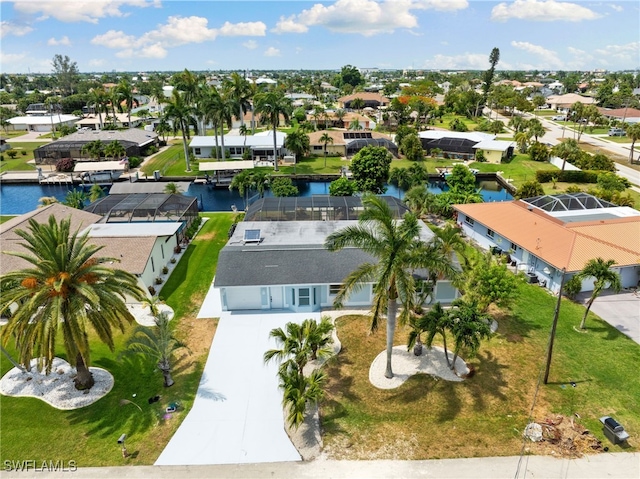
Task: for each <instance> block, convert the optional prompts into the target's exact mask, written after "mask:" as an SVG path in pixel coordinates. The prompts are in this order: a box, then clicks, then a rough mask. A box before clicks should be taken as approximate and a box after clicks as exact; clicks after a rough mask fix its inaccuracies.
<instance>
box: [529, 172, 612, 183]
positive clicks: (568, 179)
mask: <svg viewBox="0 0 640 479" xmlns="http://www.w3.org/2000/svg"><path fill="white" fill-rule="evenodd" d="M602 173H605V172H604V171H587V170H583V171H576V170H564V171H558V170H539V171H536V180H538V182H539V183H548V182H550V181H551V180H552V178H556V179H557V181H561V182H564V183H597V182H598V175H600V174H602Z"/></svg>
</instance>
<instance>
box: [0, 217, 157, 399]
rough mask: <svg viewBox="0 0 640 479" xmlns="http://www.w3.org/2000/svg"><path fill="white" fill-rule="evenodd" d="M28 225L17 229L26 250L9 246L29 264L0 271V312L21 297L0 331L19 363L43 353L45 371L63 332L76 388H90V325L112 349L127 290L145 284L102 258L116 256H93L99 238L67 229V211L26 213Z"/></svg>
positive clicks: (125, 317)
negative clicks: (63, 215) (62, 215)
mask: <svg viewBox="0 0 640 479" xmlns="http://www.w3.org/2000/svg"><path fill="white" fill-rule="evenodd" d="M29 230H30V231H22V230H18V231H16V233H17V234H18V235H19V236H20V237H21V238H22V239H23V240H24V243H21V244H22V245H23V246H24V247H25V248H26V251H24V252H7V253H6V254H11V255H13V256H17V257H19V258H22V259H23V260H25V261H27V262H28V263H30V266H29V267H28V268H25V269H22V270H18V271H13V272H10V273H7V274H6V275H3V276H2V279H1V280H2V283H5V281H8V282H9V284H10V285H11V286H10V287H9V288H7V289H6V290H4V291H3V292H2V298H1V299H0V314H4V313H7V312H8V311H9V308H11V307H13V306H14V305H16V304H17V305H18V308H17V309H16V310H15V311H14V312H13V313H12V314H11V318H10V319H9V323H8V324H7V325H6V326H5V327H4V328H3V329H2V332H1V333H0V334H1V338H2V344H3V345H6V343H7V342H8V341H9V339H10V338H15V341H16V345H17V350H18V355H19V361H20V363H21V364H22V365H23V366H25V367H26V368H29V367H30V364H31V360H32V359H33V358H41V360H40V366H41V367H43V368H44V369H45V370H46V372H47V373H50V372H51V365H52V362H53V359H54V357H55V354H56V344H57V340H58V339H59V338H60V336H61V337H62V340H63V345H64V349H65V351H66V355H67V358H68V359H69V362H70V363H72V365H74V366H75V367H76V370H77V372H78V374H77V376H76V379H75V380H74V382H75V385H76V388H77V389H90V388H91V387H92V386H93V384H94V380H93V376H92V374H91V372H90V371H89V369H88V367H89V365H90V363H91V357H90V345H89V329H93V330H94V331H95V332H96V333H97V337H98V338H99V339H100V340H101V341H102V342H103V343H105V344H106V345H107V346H108V347H109V349H111V350H112V351H113V349H114V345H115V344H114V340H113V328H117V329H119V330H120V331H121V332H124V330H125V326H126V325H128V324H130V323H131V322H133V316H132V315H131V313H130V312H129V310H128V308H127V306H126V304H125V297H127V296H129V297H132V298H134V299H137V300H140V299H142V298H143V297H144V296H145V292H144V291H143V290H142V289H141V288H140V287H139V286H138V280H137V278H136V277H135V276H134V275H132V274H130V273H128V272H126V271H122V270H120V269H115V268H113V267H109V266H107V265H110V264H112V263H113V262H114V261H118V260H117V259H115V258H104V257H98V256H96V254H97V253H98V252H99V251H100V249H101V247H100V246H95V245H92V244H90V243H89V237H88V236H87V235H83V236H79V234H78V232H77V231H76V232H71V220H70V219H62V220H60V222H59V223H58V221H57V220H56V218H55V217H54V216H53V215H52V216H50V217H49V220H48V222H47V223H44V224H41V223H38V222H37V221H35V220H34V219H30V220H29Z"/></svg>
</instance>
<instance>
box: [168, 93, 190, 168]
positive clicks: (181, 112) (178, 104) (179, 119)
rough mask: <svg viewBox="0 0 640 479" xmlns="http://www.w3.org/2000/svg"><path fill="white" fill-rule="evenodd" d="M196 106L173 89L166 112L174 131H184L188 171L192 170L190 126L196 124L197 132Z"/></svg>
mask: <svg viewBox="0 0 640 479" xmlns="http://www.w3.org/2000/svg"><path fill="white" fill-rule="evenodd" d="M194 113H195V110H194V108H193V107H192V106H191V105H189V104H188V103H187V102H185V99H184V97H183V96H182V95H181V94H180V92H179V91H178V90H176V89H174V90H173V93H172V96H171V100H169V102H168V105H167V107H166V108H165V111H164V114H165V117H166V118H167V119H168V120H171V121H172V122H173V132H174V134H177V132H178V130H181V131H182V146H183V148H184V160H185V163H186V168H187V169H186V171H191V165H190V164H189V146H188V145H187V139H188V138H189V128H190V126H194V127H195V128H196V132H197V126H196V124H195V118H194V116H193V115H194Z"/></svg>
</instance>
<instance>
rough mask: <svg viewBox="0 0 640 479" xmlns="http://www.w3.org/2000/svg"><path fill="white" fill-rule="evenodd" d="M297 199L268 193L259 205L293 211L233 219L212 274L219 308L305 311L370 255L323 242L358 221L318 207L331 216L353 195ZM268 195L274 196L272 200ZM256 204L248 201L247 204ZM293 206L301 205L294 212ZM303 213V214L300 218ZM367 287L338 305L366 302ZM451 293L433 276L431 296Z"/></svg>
mask: <svg viewBox="0 0 640 479" xmlns="http://www.w3.org/2000/svg"><path fill="white" fill-rule="evenodd" d="M300 199H301V198H270V199H269V200H270V201H268V202H265V203H264V205H263V207H265V205H267V206H268V205H271V208H272V209H273V208H275V209H273V211H274V212H276V213H277V212H278V211H280V210H281V209H286V210H287V211H289V210H290V211H291V213H292V215H293V216H291V215H285V216H279V219H278V220H275V221H268V220H267V221H246V220H245V221H242V222H240V223H238V224H237V226H236V228H235V230H234V231H233V234H232V236H231V237H230V239H229V242H228V243H227V244H226V246H225V247H224V248H223V249H222V250H221V251H220V254H219V256H218V265H217V268H216V276H215V280H214V286H215V287H216V288H217V289H218V290H219V291H220V296H221V303H222V309H223V310H224V311H242V310H269V309H284V310H292V311H298V312H305V311H319V310H320V309H321V308H324V307H332V306H333V301H334V299H335V297H336V294H337V293H338V291H339V289H340V287H341V285H342V283H343V282H344V279H345V278H346V277H347V276H348V275H349V274H350V273H351V272H353V271H354V270H355V269H356V268H358V267H359V266H360V265H361V264H362V263H365V262H371V261H375V260H374V259H373V258H372V257H371V256H370V255H369V254H368V253H365V252H364V251H362V250H360V249H358V248H345V249H343V250H341V251H337V252H330V251H328V250H327V249H325V247H324V242H325V239H326V238H327V236H328V235H330V234H331V233H333V232H335V231H338V230H341V229H343V228H346V227H349V226H354V225H356V224H357V223H358V222H357V219H355V218H356V217H357V214H356V215H355V216H354V219H350V220H347V219H343V220H332V219H328V220H326V221H323V220H322V219H321V218H322V215H323V213H324V215H325V217H329V218H335V217H336V213H335V211H336V210H337V209H339V208H342V210H343V213H344V212H345V211H347V210H349V211H351V212H357V211H358V208H357V206H355V205H350V203H349V202H357V201H358V200H359V198H355V197H348V198H347V199H346V200H345V198H342V197H319V198H318V199H317V204H315V203H314V198H313V197H312V198H303V200H308V201H303V202H302V203H304V204H298V202H299V200H300ZM265 200H267V198H265ZM274 200H275V201H277V202H278V204H277V205H275V206H274V205H273V204H272V203H274ZM387 201H390V202H392V203H394V204H395V207H396V208H395V210H396V211H398V214H399V215H400V216H398V217H401V213H402V212H404V211H406V207H405V206H404V205H403V204H402V202H400V201H399V200H396V199H395V198H392V197H387ZM296 205H297V206H296ZM256 207H258V206H256V205H255V203H254V205H252V208H254V209H255V208H256ZM360 209H362V204H361V203H360ZM297 210H301V211H300V212H299V213H300V214H298V211H297ZM302 210H304V211H302ZM249 213H250V212H248V213H247V214H248V216H249ZM303 213H304V214H303ZM261 216H262V215H260V214H251V215H250V217H254V218H256V217H257V218H259V217H261ZM303 217H304V218H306V220H300V219H301V218H303ZM287 218H292V219H290V220H288V219H287ZM293 218H298V219H296V220H294V219H293ZM421 226H422V227H421V231H420V237H421V239H423V240H424V241H428V240H430V239H431V238H432V237H433V233H432V232H431V230H430V229H429V228H428V227H427V226H426V225H425V224H424V223H421ZM372 287H373V284H366V285H365V286H364V287H363V288H362V289H361V290H359V291H357V292H354V293H353V294H352V295H351V296H350V297H349V298H348V299H347V301H346V302H345V303H344V305H345V306H347V307H348V306H369V305H371V303H372V300H373V292H372ZM457 295H458V292H457V290H456V289H455V288H454V287H453V286H452V285H451V283H450V282H449V281H446V280H442V281H438V283H437V285H436V290H435V293H434V301H442V302H445V303H446V302H451V301H452V300H453V299H455V298H456V297H457Z"/></svg>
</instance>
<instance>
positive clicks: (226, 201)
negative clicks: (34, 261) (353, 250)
mask: <svg viewBox="0 0 640 479" xmlns="http://www.w3.org/2000/svg"><path fill="white" fill-rule="evenodd" d="M294 184H295V185H296V186H297V187H298V189H299V191H300V196H312V195H328V194H329V182H328V181H318V182H315V181H314V182H310V181H298V182H295V181H294ZM478 188H480V189H481V194H482V196H483V198H484V200H485V201H507V200H511V199H513V198H512V196H511V195H510V194H509V192H508V191H507V190H505V189H504V188H503V187H502V186H501V185H500V184H498V183H497V182H495V181H480V182H478ZM69 190H70V188H69V187H68V186H61V185H39V184H0V214H2V215H20V214H24V213H28V212H29V211H32V210H34V209H36V208H37V207H38V205H39V204H40V198H42V197H44V196H53V197H55V198H57V199H58V200H59V201H64V199H65V196H66V194H67V192H68V191H69ZM446 190H447V184H446V183H445V182H444V181H433V182H430V183H429V191H430V192H432V193H435V194H438V193H442V192H443V191H446ZM186 194H187V195H189V196H195V197H196V198H198V204H199V206H200V208H201V209H202V210H203V211H231V210H232V207H233V206H235V207H236V208H237V209H238V210H241V211H242V210H244V206H245V205H244V199H243V198H242V197H240V195H239V194H238V192H237V191H229V190H228V189H227V188H213V187H212V186H210V185H203V184H191V186H189V190H188V191H187V192H186ZM385 194H387V195H390V196H395V197H396V198H403V197H404V191H402V190H399V189H398V188H396V187H394V186H392V185H388V187H387V191H386V193H385ZM265 196H271V193H270V192H267V193H266V195H265ZM255 199H256V196H255V194H254V196H250V199H249V202H251V201H253V200H255Z"/></svg>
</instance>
